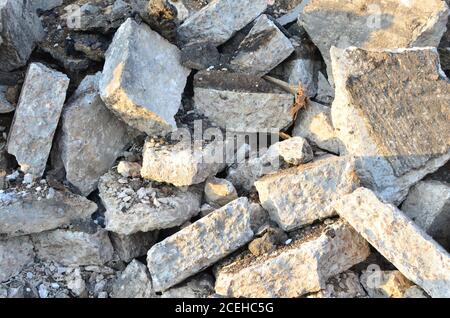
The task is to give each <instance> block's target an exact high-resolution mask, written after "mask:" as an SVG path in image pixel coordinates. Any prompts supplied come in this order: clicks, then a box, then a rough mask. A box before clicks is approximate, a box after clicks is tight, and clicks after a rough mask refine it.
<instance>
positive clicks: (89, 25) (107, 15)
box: [62, 0, 133, 33]
mask: <svg viewBox="0 0 450 318" xmlns="http://www.w3.org/2000/svg"><path fill="white" fill-rule="evenodd" d="M64 9H65V11H66V12H67V13H66V14H65V15H63V16H62V18H63V19H68V20H69V19H71V18H73V17H75V14H76V15H77V16H76V19H75V21H74V23H71V24H70V26H69V27H70V29H72V30H74V31H86V32H101V33H110V32H111V31H113V30H115V29H117V28H118V27H120V25H121V24H122V23H123V22H124V21H125V20H126V19H127V18H129V17H131V16H132V15H133V10H132V8H131V6H130V5H129V4H128V3H127V2H126V1H124V0H103V1H101V2H97V3H96V2H92V1H91V2H87V3H84V4H82V5H81V6H79V7H75V8H73V7H71V5H69V6H67V7H65V8H64Z"/></svg>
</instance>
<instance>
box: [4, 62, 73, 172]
mask: <svg viewBox="0 0 450 318" xmlns="http://www.w3.org/2000/svg"><path fill="white" fill-rule="evenodd" d="M68 86H69V78H68V77H67V76H66V75H64V74H62V73H60V72H57V71H55V70H52V69H50V68H48V67H46V66H44V65H42V64H40V63H32V64H30V66H29V68H28V71H27V75H26V78H25V83H24V84H23V87H22V92H21V94H20V99H19V104H18V105H17V109H16V112H15V114H14V120H13V124H12V127H11V131H10V133H9V136H8V152H9V153H10V154H12V155H14V156H15V157H16V159H17V162H18V163H19V165H20V168H21V170H22V171H23V172H24V173H30V174H32V175H33V176H34V177H36V178H38V177H41V176H42V174H43V173H44V170H45V166H46V164H47V159H48V156H49V154H50V149H51V146H52V141H53V136H54V134H55V130H56V126H57V125H58V121H59V117H60V115H61V110H62V108H63V104H64V100H65V98H66V91H67V88H68Z"/></svg>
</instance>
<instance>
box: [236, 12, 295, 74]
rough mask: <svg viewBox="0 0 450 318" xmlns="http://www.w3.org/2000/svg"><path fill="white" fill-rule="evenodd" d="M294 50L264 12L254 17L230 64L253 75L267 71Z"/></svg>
mask: <svg viewBox="0 0 450 318" xmlns="http://www.w3.org/2000/svg"><path fill="white" fill-rule="evenodd" d="M292 52H294V46H293V45H292V43H291V41H290V40H289V39H288V38H287V37H286V36H285V35H284V34H283V32H281V31H280V29H278V27H277V26H276V25H275V23H274V22H273V21H272V20H270V19H269V18H268V17H267V16H266V15H265V14H263V15H261V16H260V17H259V18H258V19H256V21H255V24H254V26H253V28H252V29H251V30H250V32H249V33H248V35H247V36H246V37H245V38H244V40H243V41H242V42H241V44H240V45H239V48H238V52H237V53H236V55H235V56H234V57H233V58H232V60H231V62H230V65H231V67H232V68H233V70H234V71H236V72H241V73H246V74H250V75H255V76H263V75H265V74H267V73H269V72H270V71H271V70H272V69H273V68H275V67H276V66H277V65H278V64H280V63H281V62H283V61H284V60H285V59H287V58H288V57H289V55H291V53H292Z"/></svg>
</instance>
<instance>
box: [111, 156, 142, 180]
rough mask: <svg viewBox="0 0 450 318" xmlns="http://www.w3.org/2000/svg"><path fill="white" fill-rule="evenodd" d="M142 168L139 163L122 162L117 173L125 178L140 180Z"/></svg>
mask: <svg viewBox="0 0 450 318" xmlns="http://www.w3.org/2000/svg"><path fill="white" fill-rule="evenodd" d="M141 169H142V166H141V164H140V163H138V162H129V161H123V160H122V161H120V162H119V164H118V165H117V172H118V173H119V174H120V175H121V176H122V177H125V178H129V177H132V178H139V177H140V176H141Z"/></svg>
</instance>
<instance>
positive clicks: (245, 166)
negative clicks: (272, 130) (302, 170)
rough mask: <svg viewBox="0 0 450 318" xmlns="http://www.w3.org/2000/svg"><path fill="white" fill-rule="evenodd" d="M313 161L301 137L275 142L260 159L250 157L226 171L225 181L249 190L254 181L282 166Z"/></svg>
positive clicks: (310, 150) (308, 147) (307, 146)
mask: <svg viewBox="0 0 450 318" xmlns="http://www.w3.org/2000/svg"><path fill="white" fill-rule="evenodd" d="M312 159H313V152H312V149H311V147H310V146H309V144H308V143H307V142H306V140H305V139H303V138H302V137H293V138H289V139H287V140H284V141H280V142H277V143H275V144H273V145H272V146H270V147H269V149H268V150H267V151H266V152H265V153H264V154H263V155H261V156H260V157H257V156H251V157H250V158H249V159H248V160H243V161H241V162H238V163H236V164H234V165H233V166H231V167H230V168H229V169H228V175H227V179H228V180H230V181H231V182H232V183H233V184H234V185H235V186H237V187H239V188H243V189H245V190H250V189H251V188H252V187H253V185H254V183H255V181H256V180H258V179H259V178H261V177H262V176H264V175H266V174H270V173H273V172H275V171H277V170H278V169H280V168H282V167H283V166H290V165H299V164H303V163H307V162H309V161H311V160H312Z"/></svg>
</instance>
